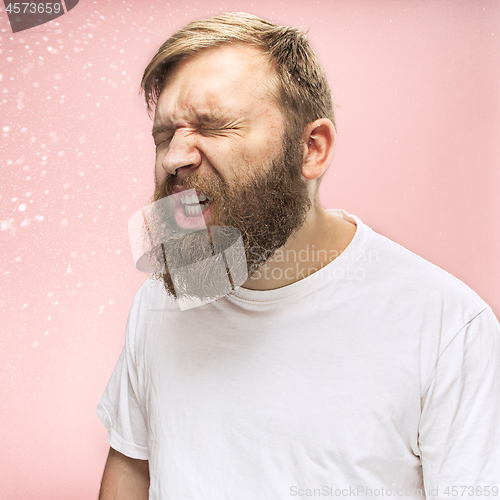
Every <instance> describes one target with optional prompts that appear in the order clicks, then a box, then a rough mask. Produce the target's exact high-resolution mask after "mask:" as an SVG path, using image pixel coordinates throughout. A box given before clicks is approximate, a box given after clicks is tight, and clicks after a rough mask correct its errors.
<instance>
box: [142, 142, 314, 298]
mask: <svg viewBox="0 0 500 500" xmlns="http://www.w3.org/2000/svg"><path fill="white" fill-rule="evenodd" d="M302 163H303V158H302V147H301V142H300V141H299V140H298V139H296V140H292V139H290V138H289V137H288V136H285V138H284V140H283V144H282V146H281V148H280V150H279V151H278V153H277V155H276V157H275V158H274V159H273V160H272V161H271V162H270V166H269V163H268V165H266V167H267V168H265V167H264V168H262V169H256V170H257V172H256V171H255V170H254V172H253V173H251V174H248V176H247V178H246V179H245V181H244V182H241V183H240V184H238V185H234V186H230V185H229V184H228V182H227V181H225V180H224V179H222V178H221V177H220V176H219V175H210V176H205V175H200V174H199V173H197V172H196V171H195V172H193V173H191V174H189V175H187V176H186V177H185V178H184V181H183V183H182V186H183V187H184V188H185V189H195V190H196V191H199V192H202V193H205V194H206V195H207V196H208V197H209V199H210V205H209V206H210V219H209V226H208V227H207V229H205V230H197V231H183V230H179V228H178V226H177V224H176V223H175V217H174V216H173V204H171V205H170V209H169V210H167V212H168V214H166V211H165V210H162V211H161V213H160V211H156V212H155V210H153V211H152V214H151V217H150V220H149V222H150V225H151V226H159V225H161V227H162V228H163V234H166V235H167V236H166V237H164V238H163V241H164V243H163V244H162V245H161V248H160V246H158V247H157V251H156V258H157V260H158V262H161V263H162V270H161V271H157V272H155V273H154V274H153V278H154V279H157V280H159V281H161V282H162V283H163V285H164V288H165V290H166V292H167V293H168V294H169V295H171V296H173V297H174V298H177V299H181V298H187V299H193V298H194V299H201V300H203V301H211V300H215V299H217V298H220V297H221V296H224V295H227V294H228V293H231V291H232V290H234V288H235V286H239V285H241V284H243V282H244V281H246V279H247V278H248V277H252V276H253V275H255V274H256V273H257V272H258V271H259V269H260V268H261V267H262V266H263V265H264V264H265V263H266V262H267V261H268V260H269V259H271V258H272V256H273V255H274V254H275V252H276V251H277V250H278V249H279V248H281V247H282V246H283V245H285V243H286V242H287V241H288V240H289V238H290V237H291V236H292V235H293V234H294V233H296V232H297V231H298V230H299V229H300V228H301V227H302V226H303V224H304V223H305V220H306V216H307V213H308V211H309V209H310V208H311V200H310V198H309V193H308V189H307V183H306V181H305V179H304V178H302V175H301V169H302ZM176 185H178V182H177V179H176V178H175V177H173V176H169V177H167V179H166V180H165V181H164V183H163V184H162V185H157V186H156V189H155V193H154V195H153V197H152V206H153V207H154V206H155V203H154V202H158V201H159V200H162V199H163V198H165V197H170V198H172V197H171V196H170V195H172V193H173V189H174V187H175V186H176ZM165 228H167V230H166V231H165V230H164V229H165ZM231 249H233V251H232V252H231ZM234 249H236V250H238V249H239V250H240V251H234ZM223 254H224V258H222V257H223ZM228 257H229V260H230V261H231V265H230V266H229V265H228ZM229 268H230V272H229ZM221 270H222V272H221ZM235 277H236V278H238V277H240V278H241V279H239V282H237V281H238V279H235Z"/></svg>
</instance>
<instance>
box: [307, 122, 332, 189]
mask: <svg viewBox="0 0 500 500" xmlns="http://www.w3.org/2000/svg"><path fill="white" fill-rule="evenodd" d="M335 138H336V134H335V128H334V126H333V123H332V122H331V120H329V119H328V118H320V119H319V120H315V121H314V122H309V123H308V124H307V125H306V126H305V127H304V132H303V133H302V140H303V141H304V143H305V150H306V152H305V156H304V162H303V164H302V175H303V176H304V177H305V178H306V179H310V180H313V179H317V178H318V177H319V176H320V175H321V174H322V173H323V172H324V171H325V170H326V168H327V167H328V165H329V164H330V161H331V159H332V156H333V148H334V146H335Z"/></svg>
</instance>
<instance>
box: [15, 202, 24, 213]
mask: <svg viewBox="0 0 500 500" xmlns="http://www.w3.org/2000/svg"><path fill="white" fill-rule="evenodd" d="M17 209H18V210H19V211H20V212H24V211H25V210H26V205H25V204H24V203H23V204H22V205H19V207H17Z"/></svg>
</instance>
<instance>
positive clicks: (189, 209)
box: [184, 205, 202, 217]
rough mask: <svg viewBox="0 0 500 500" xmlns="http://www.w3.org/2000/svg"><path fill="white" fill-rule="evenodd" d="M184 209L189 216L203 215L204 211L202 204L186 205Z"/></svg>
mask: <svg viewBox="0 0 500 500" xmlns="http://www.w3.org/2000/svg"><path fill="white" fill-rule="evenodd" d="M184 210H185V212H186V215H187V216H188V217H190V216H192V215H201V213H202V211H201V207H200V205H186V206H185V207H184Z"/></svg>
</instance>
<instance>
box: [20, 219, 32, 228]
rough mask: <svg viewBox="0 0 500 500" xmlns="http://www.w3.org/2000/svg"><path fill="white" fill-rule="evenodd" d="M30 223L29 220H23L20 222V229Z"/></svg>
mask: <svg viewBox="0 0 500 500" xmlns="http://www.w3.org/2000/svg"><path fill="white" fill-rule="evenodd" d="M30 223H31V221H30V220H29V219H24V220H23V221H22V222H21V224H20V226H21V227H25V226H27V225H29V224H30Z"/></svg>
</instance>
